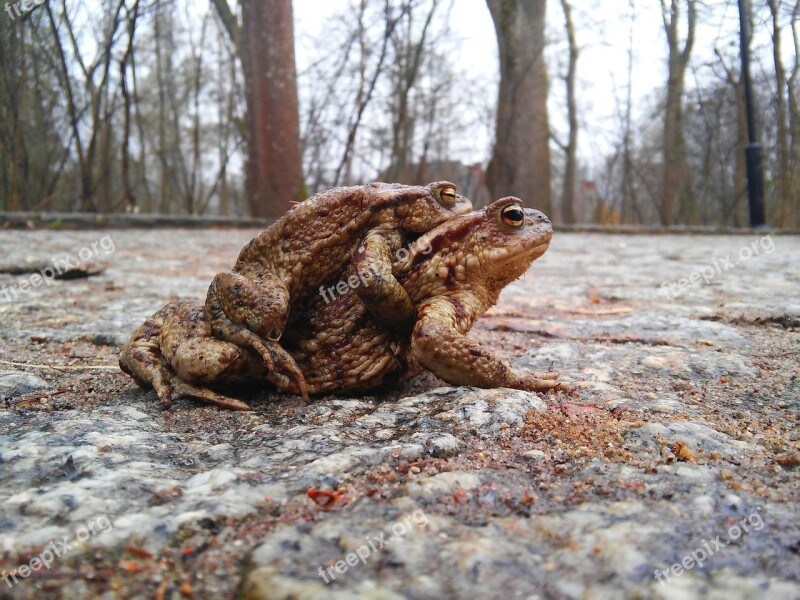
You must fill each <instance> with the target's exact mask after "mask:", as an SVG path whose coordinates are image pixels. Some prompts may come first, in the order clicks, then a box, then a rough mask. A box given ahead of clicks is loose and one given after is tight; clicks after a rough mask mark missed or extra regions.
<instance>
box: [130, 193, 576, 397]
mask: <svg viewBox="0 0 800 600" xmlns="http://www.w3.org/2000/svg"><path fill="white" fill-rule="evenodd" d="M551 237H552V227H551V225H550V222H549V220H548V219H547V217H545V216H544V215H543V214H542V213H540V212H538V211H535V210H533V209H525V208H523V207H522V204H521V202H520V201H519V200H518V199H516V198H505V199H503V200H498V201H497V202H495V203H493V204H491V205H490V206H488V207H487V208H486V209H485V210H481V211H476V212H473V213H469V214H467V215H462V216H459V217H454V218H453V219H451V220H450V221H448V222H446V223H444V224H443V225H440V226H439V227H437V228H435V229H434V230H432V231H430V232H429V233H427V234H425V235H423V236H421V237H420V238H419V239H418V240H417V241H416V242H414V243H413V244H412V245H411V247H410V248H409V249H408V251H407V252H406V256H404V257H403V258H402V259H401V260H398V261H397V262H396V263H395V265H394V275H395V277H396V278H397V280H398V281H399V282H401V283H402V285H403V286H404V291H405V292H406V293H407V294H408V296H409V297H410V299H411V300H412V301H413V302H414V304H415V305H416V321H415V324H414V326H413V331H412V332H410V333H409V332H403V331H402V329H398V328H397V327H395V326H393V323H395V322H396V319H394V318H392V317H389V318H386V317H387V316H386V315H384V317H383V318H375V316H374V313H376V312H379V311H380V310H383V309H385V308H386V307H387V306H389V307H391V306H393V304H392V301H391V300H392V296H391V293H383V292H385V290H383V292H381V291H379V292H378V293H376V291H375V288H376V287H380V285H382V284H383V281H382V280H380V278H378V279H379V281H378V283H379V284H380V285H377V286H376V285H374V282H372V277H371V276H366V273H367V271H369V270H370V268H371V265H370V262H369V250H368V247H366V246H365V247H362V248H361V249H360V251H359V252H358V253H357V254H356V256H355V257H354V258H353V260H352V261H351V264H350V266H349V267H348V271H347V272H346V273H345V274H344V275H345V278H346V279H347V280H349V281H353V280H352V279H350V278H351V277H353V275H354V274H360V275H358V276H359V277H360V280H361V283H362V284H363V285H361V286H360V287H359V288H358V289H357V290H353V291H357V292H359V293H344V294H340V295H339V296H337V297H336V298H330V297H323V295H320V296H318V297H316V298H313V299H311V300H310V301H309V303H308V305H307V306H305V307H303V309H302V310H297V311H296V314H295V315H293V319H292V320H293V325H292V326H291V327H290V328H288V329H287V330H286V335H285V336H284V338H283V339H282V341H281V343H282V345H284V347H285V349H286V350H287V351H289V353H290V354H291V355H292V356H293V358H294V359H295V360H296V363H297V365H298V366H299V367H300V368H301V369H302V372H303V374H304V376H305V379H306V381H307V384H308V391H309V392H311V393H322V392H329V391H344V390H368V389H374V388H377V387H380V386H382V385H384V384H386V383H390V382H392V381H396V380H398V379H402V378H404V377H409V376H412V375H414V374H416V373H417V372H419V371H420V369H422V368H426V369H429V370H430V371H432V372H433V373H434V374H436V375H437V376H438V377H440V378H442V379H444V380H445V381H447V382H449V383H452V384H456V385H474V386H479V387H512V388H519V389H525V390H533V391H542V390H547V389H553V388H562V389H563V388H564V387H565V386H563V384H560V383H559V382H558V380H557V375H556V374H554V373H546V374H541V375H537V374H534V373H531V372H529V371H525V370H521V369H515V368H514V367H512V366H511V365H509V364H508V363H506V362H505V361H502V360H500V359H498V358H496V357H495V356H493V355H492V353H491V352H489V351H488V350H487V349H486V348H484V347H482V346H481V345H480V344H478V343H477V342H475V341H474V340H471V339H469V338H467V337H466V333H467V332H468V331H469V329H470V328H471V327H472V325H473V324H474V322H475V321H476V320H477V319H478V318H479V317H480V316H481V315H482V314H483V313H484V312H485V311H486V310H487V309H488V308H489V307H490V306H492V305H493V304H494V303H495V302H496V301H497V297H498V295H499V293H500V291H501V290H502V289H503V287H505V286H506V285H507V284H508V283H510V282H511V281H513V280H514V279H517V278H518V277H520V276H521V275H522V274H523V273H524V272H525V271H526V270H527V269H528V267H529V266H530V264H531V263H532V262H533V261H534V260H536V258H538V257H539V256H541V255H542V254H543V253H544V252H545V251H546V250H547V248H548V246H549V243H550V239H551ZM333 283H334V284H335V283H337V282H333ZM353 287H355V286H353ZM324 289H325V288H324V287H323V290H324ZM387 323H389V324H387ZM120 364H121V366H122V367H123V369H124V370H126V372H128V373H131V374H134V376H135V377H136V379H137V381H139V383H140V384H142V385H145V386H148V385H150V386H152V387H154V388H156V390H157V391H158V393H159V397H163V396H165V395H171V394H172V393H173V390H174V392H175V393H177V394H180V395H186V396H192V397H195V398H198V399H202V400H206V401H210V402H213V403H216V404H218V405H220V406H223V407H227V408H236V409H246V408H247V405H245V404H244V403H242V402H240V401H238V400H234V399H231V398H228V397H225V396H222V395H220V394H217V393H216V392H212V391H210V390H208V389H206V388H205V387H202V386H206V385H212V384H225V383H232V382H233V383H235V382H240V381H246V380H253V379H262V380H263V379H265V378H266V374H265V373H264V371H263V367H262V366H261V365H260V361H259V360H258V357H257V356H255V355H254V354H253V353H252V352H251V351H249V350H248V349H246V348H240V347H238V346H236V345H235V344H230V343H227V342H224V341H221V340H217V339H214V338H213V337H212V336H211V333H210V328H209V326H208V323H207V321H206V319H205V316H204V314H203V310H202V307H201V306H200V304H199V302H197V301H193V300H185V301H180V302H177V303H173V304H170V305H167V306H166V307H164V308H163V309H162V310H160V311H159V312H157V313H156V314H155V315H153V317H151V318H150V319H148V321H146V322H145V324H144V325H142V327H140V328H139V330H137V332H136V334H134V336H133V338H132V339H131V341H130V342H129V344H128V346H126V348H125V350H124V351H123V355H122V356H121V358H120ZM174 375H177V378H176V377H174ZM287 389H288V390H289V391H292V392H294V393H300V391H301V390H300V388H299V387H292V384H289V385H288V386H287Z"/></svg>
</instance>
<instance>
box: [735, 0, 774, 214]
mask: <svg viewBox="0 0 800 600" xmlns="http://www.w3.org/2000/svg"><path fill="white" fill-rule="evenodd" d="M739 45H740V48H741V56H742V78H743V81H744V102H745V109H746V111H747V140H748V144H747V149H746V150H745V157H746V160H747V197H748V200H749V203H750V227H763V226H764V225H766V224H767V221H766V218H765V217H764V178H763V174H762V171H761V144H759V143H758V141H757V139H756V137H757V136H756V122H755V114H754V112H755V106H754V105H753V88H752V86H751V83H750V2H749V0H739Z"/></svg>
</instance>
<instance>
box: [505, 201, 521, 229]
mask: <svg viewBox="0 0 800 600" xmlns="http://www.w3.org/2000/svg"><path fill="white" fill-rule="evenodd" d="M503 221H505V222H506V223H507V224H508V225H512V226H514V227H519V226H521V225H522V224H523V223H524V222H525V213H523V212H522V209H521V208H520V207H519V206H509V207H508V208H506V209H505V210H504V211H503Z"/></svg>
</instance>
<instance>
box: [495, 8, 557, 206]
mask: <svg viewBox="0 0 800 600" xmlns="http://www.w3.org/2000/svg"><path fill="white" fill-rule="evenodd" d="M486 3H487V4H488V6H489V11H490V12H491V15H492V20H493V21H494V27H495V32H496V33H497V45H498V48H499V54H500V92H499V97H498V103H497V127H496V132H495V146H494V152H493V154H492V159H491V161H490V163H489V168H488V170H487V173H486V182H487V184H488V186H489V189H490V190H491V193H492V196H493V197H494V198H500V197H502V196H518V197H520V198H522V199H523V200H524V201H525V202H526V203H527V204H528V206H534V207H536V208H538V209H540V210H543V211H544V212H545V213H550V212H551V209H552V202H551V191H550V145H549V137H550V130H549V124H548V117H547V67H546V65H545V61H544V44H545V37H544V29H545V6H546V1H545V0H486Z"/></svg>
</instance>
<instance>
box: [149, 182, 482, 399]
mask: <svg viewBox="0 0 800 600" xmlns="http://www.w3.org/2000/svg"><path fill="white" fill-rule="evenodd" d="M471 210H472V204H471V202H470V201H469V200H468V199H467V198H465V197H463V196H460V195H458V193H457V191H456V186H455V185H454V184H452V183H449V182H446V181H444V182H438V183H431V184H429V185H426V186H408V185H400V184H386V183H373V184H369V185H364V186H356V187H346V188H336V189H332V190H328V191H326V192H322V193H320V194H317V195H315V196H313V197H311V198H309V199H308V200H306V201H304V202H301V203H299V204H297V205H296V206H294V207H293V208H292V209H291V210H289V211H288V212H287V213H286V214H285V215H283V216H282V217H281V218H279V219H278V220H277V221H276V222H275V223H274V224H272V225H271V226H269V227H268V228H267V229H266V230H265V231H264V232H263V233H261V234H260V235H259V236H258V237H256V238H254V239H253V240H252V241H251V242H250V243H249V244H247V246H245V247H244V248H243V249H242V251H241V253H240V254H239V258H238V260H237V261H236V264H235V265H234V267H233V269H232V270H231V271H228V272H225V273H219V274H218V275H216V277H214V280H213V282H212V283H211V286H210V287H209V289H208V295H207V297H206V304H205V312H206V318H207V319H208V324H209V326H210V329H211V333H212V334H213V335H214V337H216V338H217V339H219V340H222V341H226V342H231V343H233V344H236V345H237V346H239V347H240V348H248V349H251V350H254V351H255V352H256V353H257V354H259V355H260V356H261V359H262V360H263V363H264V367H265V368H266V372H267V373H268V380H269V381H271V382H272V383H273V384H275V385H276V386H277V387H278V388H281V389H286V388H289V387H291V389H293V390H297V392H298V393H299V394H301V395H302V396H303V398H304V399H306V400H307V399H308V391H307V389H306V383H305V380H304V378H303V374H302V371H301V370H300V368H299V367H298V366H297V364H296V362H295V360H294V359H293V358H292V356H291V355H290V354H289V353H287V352H286V350H285V349H284V348H283V347H282V346H281V345H280V344H279V341H278V340H279V339H280V337H281V335H282V334H283V331H284V329H285V327H286V326H287V325H291V323H290V322H289V317H290V315H291V314H292V307H293V306H295V305H297V304H301V303H304V302H305V301H306V300H307V299H308V298H309V297H313V295H314V294H315V293H316V289H317V288H318V287H319V286H320V285H322V284H323V283H325V282H327V281H330V280H332V279H334V278H336V277H338V275H339V274H340V273H341V271H342V270H343V269H344V267H345V266H346V264H347V261H348V260H349V259H350V257H351V255H352V253H353V251H354V249H355V248H356V247H357V246H359V245H360V246H361V247H363V248H364V252H363V254H364V260H365V261H369V262H370V265H371V268H372V271H373V272H374V273H375V274H376V276H377V277H378V278H380V280H381V286H380V289H381V290H382V293H384V294H386V295H387V296H388V295H390V296H391V298H392V307H393V311H392V314H395V315H396V318H397V319H398V322H405V323H409V322H410V321H411V320H412V319H413V314H414V307H413V304H412V302H411V300H410V299H409V298H408V295H407V294H406V292H405V291H404V290H403V288H402V287H400V285H399V284H398V283H397V281H396V280H395V279H394V277H393V276H392V272H391V271H392V257H393V253H394V251H396V250H398V249H400V248H401V247H402V246H403V244H405V243H406V241H407V237H408V236H409V235H418V234H422V233H425V232H427V231H429V230H430V229H432V228H433V227H435V226H436V225H439V224H440V223H443V222H445V221H446V220H448V219H450V218H452V217H453V216H456V215H459V214H464V213H467V212H469V211H471ZM159 397H160V398H161V401H162V402H164V403H165V404H167V405H168V404H169V401H170V399H169V398H168V397H167V396H166V395H164V393H163V392H162V393H161V394H160V396H159Z"/></svg>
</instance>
